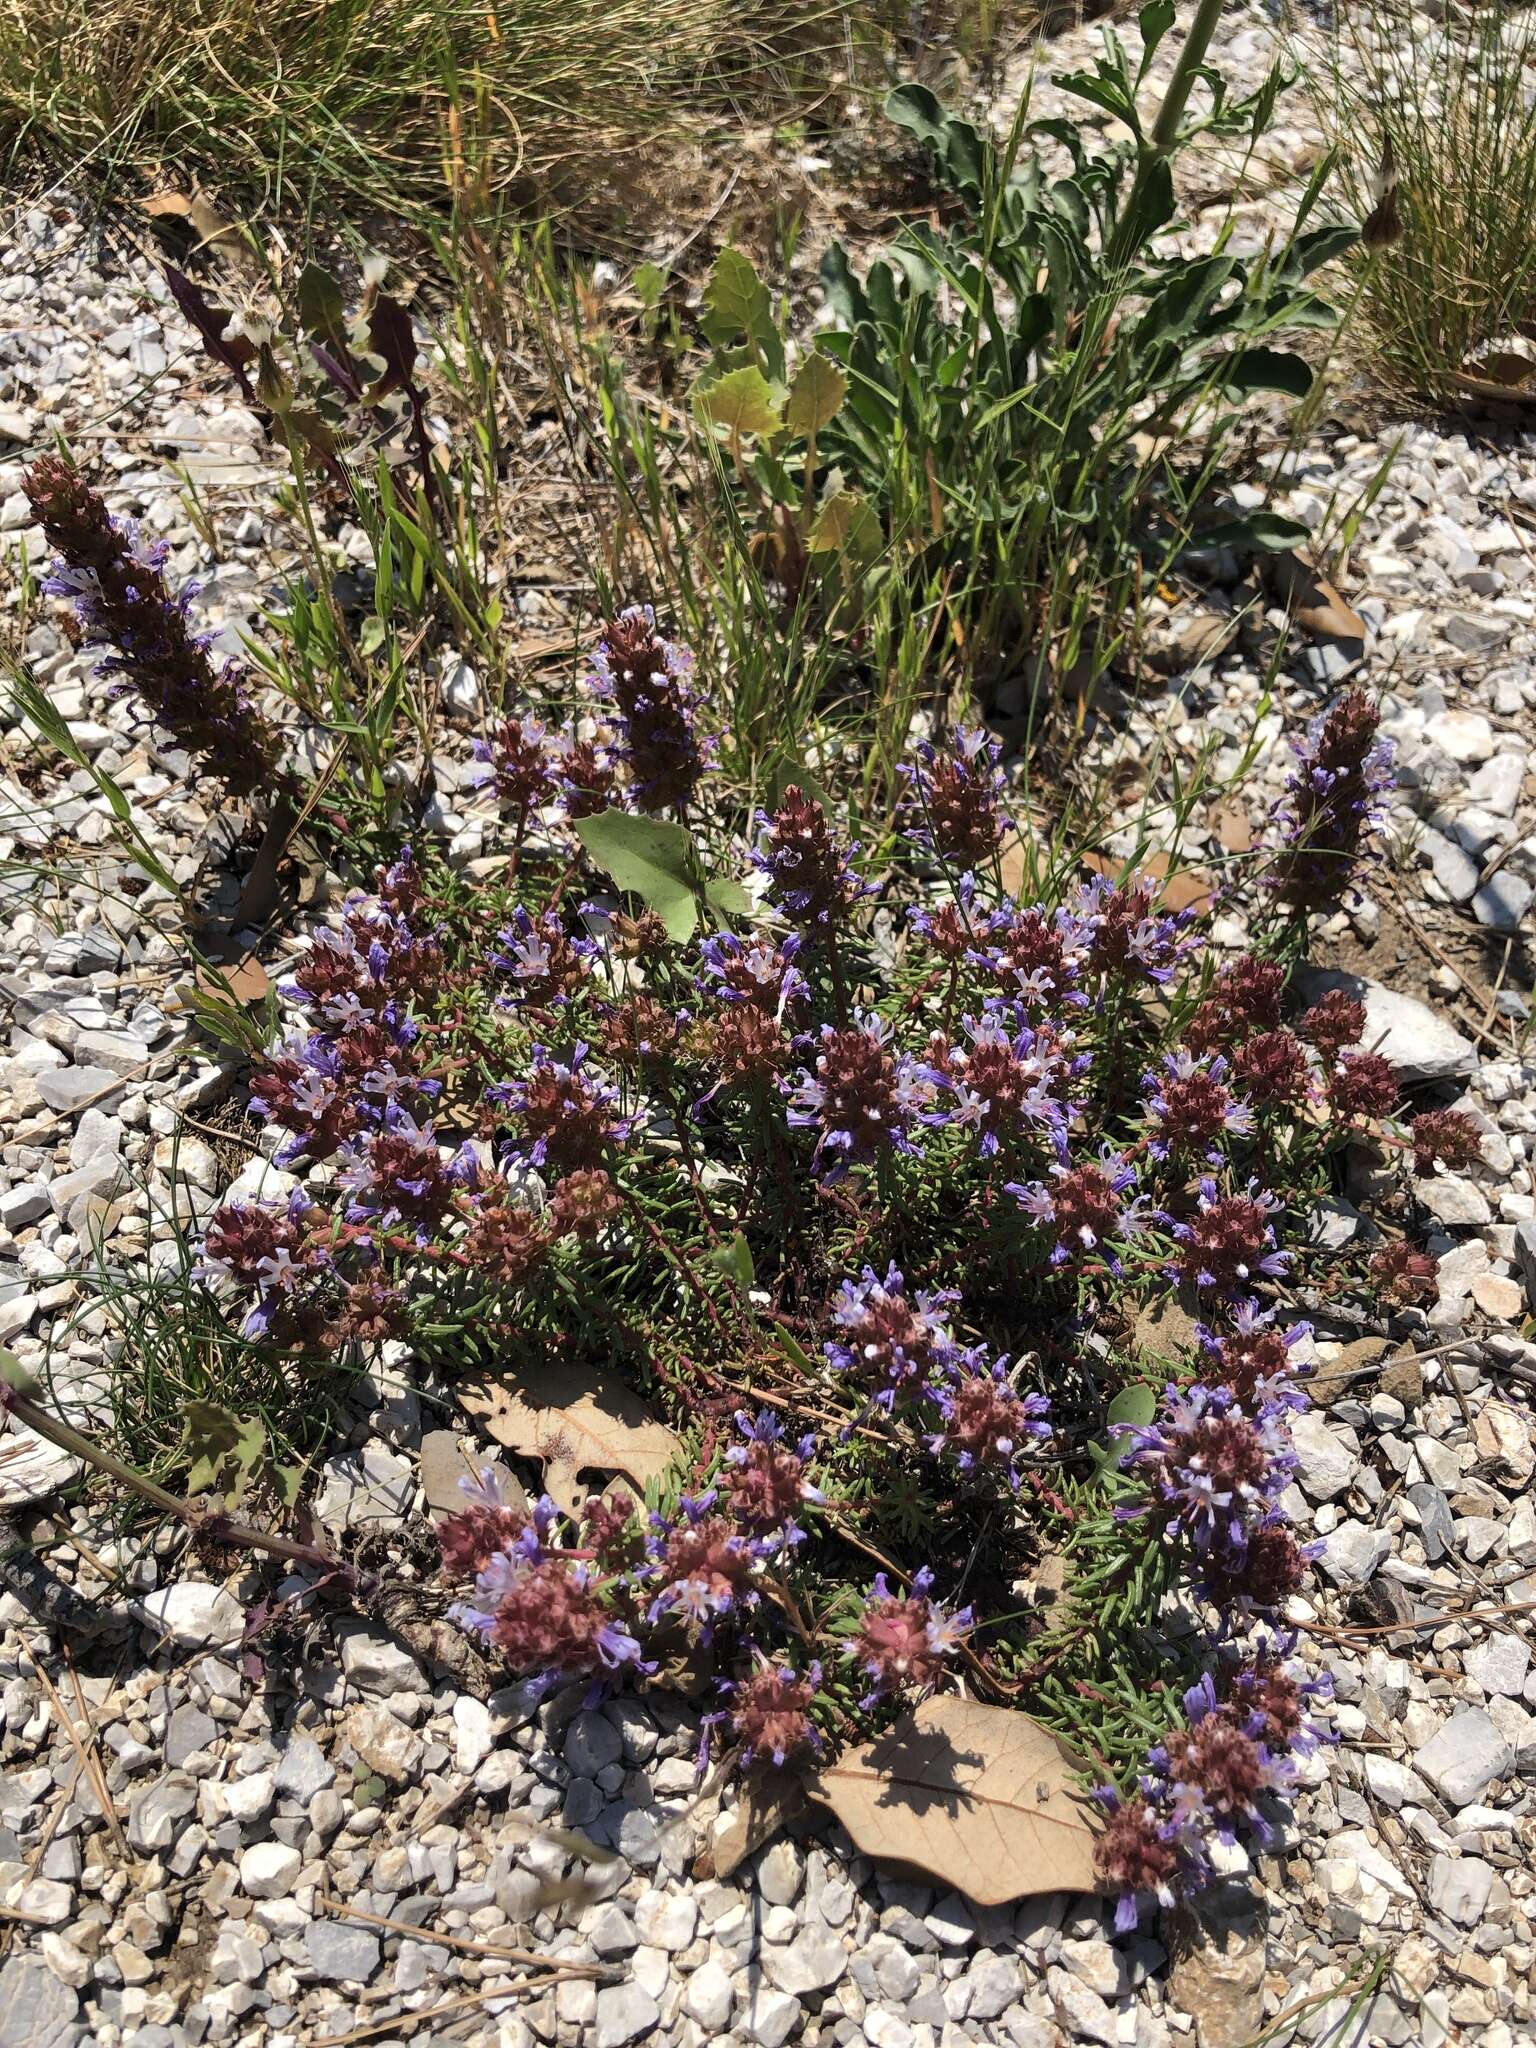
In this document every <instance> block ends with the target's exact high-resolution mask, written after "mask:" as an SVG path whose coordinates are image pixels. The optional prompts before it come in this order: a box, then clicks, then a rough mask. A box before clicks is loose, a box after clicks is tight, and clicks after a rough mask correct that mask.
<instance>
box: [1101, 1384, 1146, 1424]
mask: <svg viewBox="0 0 1536 2048" xmlns="http://www.w3.org/2000/svg"><path fill="white" fill-rule="evenodd" d="M1107 1413H1108V1416H1109V1420H1110V1421H1111V1422H1118V1423H1131V1424H1133V1425H1134V1426H1135V1427H1136V1428H1138V1429H1145V1428H1146V1426H1147V1424H1148V1423H1149V1422H1150V1421H1151V1420H1152V1418H1153V1416H1154V1415H1155V1414H1156V1413H1157V1389H1156V1388H1155V1387H1149V1386H1148V1385H1147V1384H1146V1382H1145V1381H1138V1383H1137V1384H1136V1385H1135V1386H1133V1387H1122V1388H1121V1389H1120V1391H1119V1393H1118V1394H1116V1396H1115V1398H1114V1399H1113V1401H1111V1402H1110V1404H1109V1408H1108V1410H1107Z"/></svg>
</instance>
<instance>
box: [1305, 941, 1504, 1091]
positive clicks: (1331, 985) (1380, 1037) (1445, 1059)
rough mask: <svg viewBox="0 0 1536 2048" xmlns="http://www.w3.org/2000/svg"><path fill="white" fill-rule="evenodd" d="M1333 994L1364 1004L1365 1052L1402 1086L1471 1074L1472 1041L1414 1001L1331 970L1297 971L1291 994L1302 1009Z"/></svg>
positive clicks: (1474, 1062)
mask: <svg viewBox="0 0 1536 2048" xmlns="http://www.w3.org/2000/svg"><path fill="white" fill-rule="evenodd" d="M1335 988H1340V989H1343V991H1344V993H1345V994H1346V995H1349V996H1353V997H1354V999H1355V1000H1356V1002H1361V1003H1364V1005H1365V1043H1366V1045H1367V1047H1368V1048H1369V1049H1370V1050H1371V1051H1373V1052H1379V1053H1380V1054H1381V1055H1382V1057H1383V1059H1388V1060H1390V1061H1391V1062H1392V1064H1393V1066H1394V1067H1396V1069H1397V1071H1398V1074H1399V1075H1400V1076H1401V1078H1402V1079H1403V1080H1404V1081H1445V1080H1449V1079H1450V1078H1451V1077H1452V1076H1453V1075H1456V1074H1470V1073H1472V1072H1473V1071H1474V1070H1475V1069H1476V1066H1477V1050H1476V1048H1475V1047H1474V1045H1473V1044H1472V1041H1471V1040H1470V1039H1469V1038H1463V1037H1462V1035H1461V1033H1460V1032H1459V1031H1458V1030H1457V1029H1456V1027H1455V1025H1454V1024H1448V1023H1447V1022H1446V1021H1445V1019H1444V1018H1443V1017H1439V1016H1437V1015H1436V1014H1435V1012H1434V1011H1433V1010H1432V1009H1430V1007H1429V1005H1428V1004H1427V1003H1421V1002H1420V1001H1419V999H1418V997H1417V996H1405V995H1399V994H1398V992H1397V990H1396V989H1391V988H1383V987H1382V985H1381V983H1380V982H1379V981H1368V980H1367V979H1366V978H1365V976H1364V975H1360V974H1345V973H1343V972H1342V971H1341V970H1339V969H1337V968H1331V967H1328V968H1325V967H1302V968H1300V969H1298V971H1297V975H1296V989H1297V993H1298V994H1299V995H1300V996H1301V998H1302V1000H1303V1001H1304V1002H1306V1003H1308V1004H1311V1003H1315V1002H1317V1001H1318V1000H1319V999H1320V998H1321V997H1323V996H1325V995H1326V994H1327V993H1328V991H1329V990H1330V989H1335Z"/></svg>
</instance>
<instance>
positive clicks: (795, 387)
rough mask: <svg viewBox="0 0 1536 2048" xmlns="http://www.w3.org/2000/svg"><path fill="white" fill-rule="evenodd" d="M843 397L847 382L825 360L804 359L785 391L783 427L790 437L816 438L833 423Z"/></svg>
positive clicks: (826, 357)
mask: <svg viewBox="0 0 1536 2048" xmlns="http://www.w3.org/2000/svg"><path fill="white" fill-rule="evenodd" d="M847 395H848V378H847V376H846V374H845V373H844V372H843V371H842V370H840V369H839V368H838V367H837V365H836V363H834V362H833V361H832V360H831V358H830V357H829V356H824V355H820V354H817V355H810V356H807V357H806V359H805V361H804V362H803V363H802V364H801V365H800V367H799V369H798V370H796V372H795V381H794V382H793V384H791V385H790V387H789V399H788V402H787V403H786V405H785V407H784V424H785V426H786V427H787V428H788V429H789V431H790V433H792V434H819V433H820V432H821V430H822V428H823V427H824V426H826V425H828V424H829V422H831V421H832V420H834V419H836V417H837V415H838V413H839V412H840V411H841V410H842V405H843V400H844V399H845V398H846V397H847Z"/></svg>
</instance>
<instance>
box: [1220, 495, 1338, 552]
mask: <svg viewBox="0 0 1536 2048" xmlns="http://www.w3.org/2000/svg"><path fill="white" fill-rule="evenodd" d="M1310 537H1311V535H1310V530H1309V529H1308V528H1307V527H1305V526H1303V525H1302V523H1301V521H1300V520H1299V519H1287V518H1286V516H1285V514H1284V513H1283V512H1271V511H1270V510H1268V508H1267V507H1263V506H1261V507H1260V509H1259V510H1258V511H1257V512H1245V513H1244V514H1243V515H1242V517H1241V518H1240V519H1224V520H1223V521H1222V522H1221V524H1220V525H1219V526H1207V527H1203V528H1202V529H1201V530H1200V532H1199V533H1196V534H1192V535H1191V536H1190V545H1191V546H1192V547H1198V548H1238V549H1242V548H1251V549H1252V550H1253V551H1254V553H1256V554H1276V553H1279V552H1280V551H1281V550H1282V549H1285V548H1294V547H1299V546H1300V545H1301V544H1302V542H1303V541H1305V540H1308V539H1310Z"/></svg>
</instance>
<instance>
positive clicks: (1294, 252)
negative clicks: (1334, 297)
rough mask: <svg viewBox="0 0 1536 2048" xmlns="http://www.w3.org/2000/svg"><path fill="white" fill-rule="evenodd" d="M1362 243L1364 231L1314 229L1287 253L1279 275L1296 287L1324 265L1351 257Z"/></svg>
mask: <svg viewBox="0 0 1536 2048" xmlns="http://www.w3.org/2000/svg"><path fill="white" fill-rule="evenodd" d="M1359 239H1360V230H1359V229H1358V228H1356V227H1350V226H1348V225H1344V224H1341V225H1339V226H1337V227H1327V228H1312V229H1311V230H1309V232H1308V233H1306V234H1304V235H1298V236H1297V237H1296V239H1295V240H1294V241H1293V242H1292V243H1291V244H1290V246H1289V247H1288V248H1287V249H1286V250H1285V251H1284V253H1283V254H1282V256H1281V258H1280V262H1279V264H1278V266H1277V271H1278V274H1279V275H1280V276H1281V277H1283V278H1286V279H1288V280H1290V281H1291V282H1293V283H1294V282H1295V281H1297V280H1299V279H1301V278H1303V277H1310V276H1311V274H1312V272H1313V271H1314V270H1317V269H1320V268H1321V266H1322V265H1323V264H1325V263H1332V262H1333V261H1334V260H1335V258H1337V257H1339V256H1344V255H1347V254H1348V253H1349V251H1350V250H1351V249H1353V248H1354V246H1355V244H1356V243H1357V242H1358V241H1359Z"/></svg>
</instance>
